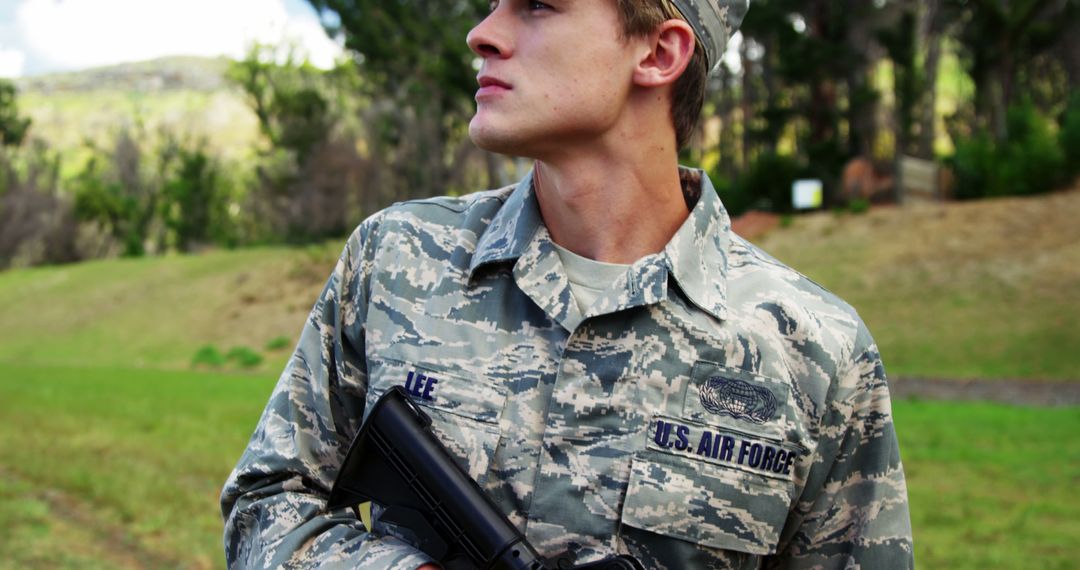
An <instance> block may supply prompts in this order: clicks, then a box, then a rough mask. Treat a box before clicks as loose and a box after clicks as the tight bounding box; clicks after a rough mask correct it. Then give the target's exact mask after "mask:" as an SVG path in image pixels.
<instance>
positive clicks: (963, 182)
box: [951, 133, 997, 200]
mask: <svg viewBox="0 0 1080 570" xmlns="http://www.w3.org/2000/svg"><path fill="white" fill-rule="evenodd" d="M995 154H996V153H995V149H994V141H993V140H992V139H991V138H990V136H989V135H987V134H986V133H979V134H977V135H975V136H973V137H971V138H969V139H964V140H961V141H959V142H957V144H956V152H955V154H953V156H952V160H951V162H952V167H953V170H954V171H955V172H956V188H955V189H954V190H953V196H955V197H956V199H958V200H975V199H977V198H982V197H984V196H986V195H987V188H988V187H989V186H990V179H991V178H992V177H993V176H994V169H995V161H996V160H997V157H996V156H995Z"/></svg>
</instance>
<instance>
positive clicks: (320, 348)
mask: <svg viewBox="0 0 1080 570" xmlns="http://www.w3.org/2000/svg"><path fill="white" fill-rule="evenodd" d="M366 224H367V223H365V225H362V226H361V227H360V228H359V229H358V230H357V232H356V233H354V234H353V236H352V237H351V238H350V239H349V243H348V244H347V245H346V247H345V252H344V253H343V254H342V256H341V259H340V260H339V261H338V264H337V267H336V268H335V270H334V273H333V275H331V277H330V279H329V281H328V282H327V284H326V287H325V288H324V289H323V293H322V295H321V296H320V298H319V300H318V302H317V303H316V304H315V307H314V309H312V311H311V314H310V316H309V317H308V320H307V322H306V324H305V326H304V330H303V332H302V334H301V337H300V341H299V343H298V345H297V347H296V350H295V352H294V353H293V355H292V358H291V359H290V361H289V364H288V366H287V367H286V369H285V371H284V372H283V373H282V375H281V378H280V379H279V381H278V383H277V386H276V387H275V388H274V392H273V394H272V395H271V397H270V402H269V403H268V404H267V406H266V409H265V411H264V412H263V415H262V418H261V419H260V420H259V424H258V427H257V428H256V430H255V433H254V435H252V438H251V441H250V443H249V444H248V447H247V449H246V450H245V451H244V454H243V456H242V457H241V458H240V461H239V463H238V465H237V466H236V468H235V470H234V471H233V473H232V475H230V477H229V480H228V482H227V483H226V485H225V488H224V490H223V491H222V496H221V509H222V514H223V516H224V517H225V553H226V560H227V562H228V565H229V568H309V567H320V568H322V567H330V568H336V567H339V566H340V567H343V568H346V567H347V568H357V567H360V568H390V569H394V570H399V569H400V570H414V569H415V568H417V567H418V566H421V565H422V564H424V563H427V562H429V561H430V558H429V557H427V556H426V555H424V554H423V553H421V552H419V551H418V550H416V549H414V548H412V547H411V546H409V545H407V544H405V543H404V542H402V541H399V540H397V539H395V538H392V537H383V536H375V535H373V534H369V533H367V532H365V530H364V527H363V526H362V524H361V523H360V521H358V520H357V519H356V517H354V516H353V515H352V514H351V513H349V512H347V511H346V510H340V511H335V512H326V511H325V505H326V499H327V497H328V495H329V493H330V488H331V486H332V485H333V482H334V477H335V476H336V474H337V470H338V467H339V466H340V465H341V462H342V460H343V459H344V455H345V452H346V451H347V450H348V445H349V442H350V440H351V438H352V436H353V434H355V433H356V431H357V429H358V427H359V423H360V420H361V418H362V416H363V406H364V396H365V393H366V390H367V374H366V363H365V360H364V317H365V309H364V307H365V303H366V299H365V297H366V294H365V292H364V291H365V290H366V285H365V281H366V279H365V272H366V268H365V264H364V262H363V261H362V259H363V251H364V246H365V239H366V234H367V231H368V230H367V225H366Z"/></svg>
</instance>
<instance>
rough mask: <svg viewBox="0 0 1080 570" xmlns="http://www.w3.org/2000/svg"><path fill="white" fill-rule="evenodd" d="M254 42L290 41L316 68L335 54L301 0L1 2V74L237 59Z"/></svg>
mask: <svg viewBox="0 0 1080 570" xmlns="http://www.w3.org/2000/svg"><path fill="white" fill-rule="evenodd" d="M253 41H261V42H268V43H275V44H282V43H292V44H294V45H296V46H297V48H298V49H299V50H300V51H303V52H305V53H306V54H307V55H308V56H309V57H310V58H311V60H312V62H313V63H315V64H316V65H320V66H322V67H329V66H330V65H331V64H332V63H333V61H334V59H335V58H336V57H339V56H340V54H341V48H340V45H339V44H338V43H337V42H335V41H333V40H331V39H330V38H328V37H327V36H326V33H325V32H324V31H323V30H322V26H321V25H320V24H319V20H318V16H317V15H316V13H315V11H314V10H313V9H312V8H311V6H310V5H309V4H308V3H307V2H306V1H305V0H0V77H8V78H11V77H21V76H31V75H39V74H42V73H50V72H55V71H67V70H75V69H85V68H89V67H97V66H101V65H109V64H114V63H121V62H125V61H142V60H147V59H153V58H156V57H162V56H166V55H202V56H216V55H228V56H232V57H240V56H242V55H243V53H244V50H245V48H246V47H247V46H248V45H250V44H251V42H253Z"/></svg>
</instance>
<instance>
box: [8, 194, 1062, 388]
mask: <svg viewBox="0 0 1080 570" xmlns="http://www.w3.org/2000/svg"><path fill="white" fill-rule="evenodd" d="M1078 211H1080V191H1074V192H1069V193H1064V194H1056V195H1051V196H1045V197H1040V198H1028V199H1004V200H993V201H985V202H980V203H964V204H947V205H920V206H912V207H904V208H880V209H876V210H873V211H871V212H870V213H868V214H865V215H859V216H856V215H850V214H847V215H843V216H837V215H834V214H831V213H819V214H813V215H809V216H802V217H798V218H796V219H795V220H794V221H793V223H791V224H790V225H789V226H788V227H784V228H778V229H776V230H773V231H772V232H771V233H769V234H767V235H766V236H765V237H764V238H761V239H759V240H758V241H759V242H760V245H762V246H763V247H764V248H765V249H766V250H767V251H769V252H770V253H772V254H773V255H775V256H777V257H778V258H779V259H781V260H783V261H785V262H787V263H789V264H791V265H792V266H794V267H795V268H797V269H799V270H800V271H802V272H804V273H806V274H807V275H809V276H810V277H811V278H813V279H815V280H817V281H818V282H820V283H822V284H823V285H825V286H826V287H828V288H829V289H831V290H833V291H835V292H836V293H838V294H840V295H841V296H842V297H844V298H845V299H847V300H848V301H849V302H850V303H851V304H852V305H854V306H855V307H856V308H857V309H858V310H859V312H860V313H861V314H862V316H863V317H864V319H865V320H866V321H867V323H868V324H869V325H870V329H871V331H873V333H874V335H875V337H876V339H877V341H878V343H879V345H880V347H881V350H882V354H883V357H884V360H885V363H886V366H887V368H888V370H889V372H890V374H891V375H893V376H910V375H916V376H930V377H958V378H969V377H982V378H1050V379H1080V353H1078V352H1077V351H1076V347H1077V346H1080V328H1077V327H1076V326H1075V323H1076V321H1077V319H1078V318H1080V224H1076V223H1075V212H1078ZM340 247H341V243H330V244H326V245H324V246H320V247H313V248H308V249H285V248H281V249H252V250H245V251H234V252H227V251H219V252H212V253H208V254H205V255H199V256H183V257H168V258H156V259H129V260H106V261H95V262H89V263H84V264H80V265H71V266H62V267H44V268H37V269H28V270H17V271H8V272H5V273H0V360H6V361H17V362H25V363H61V364H68V365H79V364H88V365H106V366H141V367H159V368H172V369H176V368H184V367H187V366H188V363H189V362H190V360H191V358H192V356H193V355H194V353H195V352H196V351H197V350H198V348H199V347H201V346H204V345H207V344H211V345H214V346H215V347H217V348H218V349H219V350H220V351H222V352H227V351H228V350H229V349H231V348H233V347H236V346H245V347H249V348H251V349H254V350H256V351H261V352H264V353H265V355H266V356H267V357H268V359H269V361H268V363H267V364H266V365H265V366H264V369H272V368H274V367H276V366H277V365H278V364H279V363H280V362H282V361H283V359H284V358H285V354H284V353H285V352H287V348H285V349H284V350H277V351H266V350H265V347H266V345H267V343H269V342H270V341H271V340H273V339H277V338H279V337H281V336H286V337H288V338H289V339H290V340H295V336H296V334H297V333H298V331H299V329H300V326H301V324H302V320H303V318H304V316H305V315H306V314H307V311H308V309H309V308H310V307H311V305H312V303H313V302H314V300H315V297H316V295H317V294H318V292H319V290H320V288H321V287H322V284H323V282H324V281H325V279H326V277H327V275H329V272H330V270H331V269H332V267H333V263H334V260H335V259H336V257H337V254H338V251H339V249H340ZM279 344H280V342H279ZM290 344H291V343H290Z"/></svg>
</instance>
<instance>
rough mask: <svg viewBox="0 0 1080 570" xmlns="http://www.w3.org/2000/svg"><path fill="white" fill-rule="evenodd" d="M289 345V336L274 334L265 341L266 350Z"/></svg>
mask: <svg viewBox="0 0 1080 570" xmlns="http://www.w3.org/2000/svg"><path fill="white" fill-rule="evenodd" d="M288 347H289V337H287V336H276V337H274V338H272V339H270V340H269V341H268V342H267V343H266V350H281V349H283V348H288Z"/></svg>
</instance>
